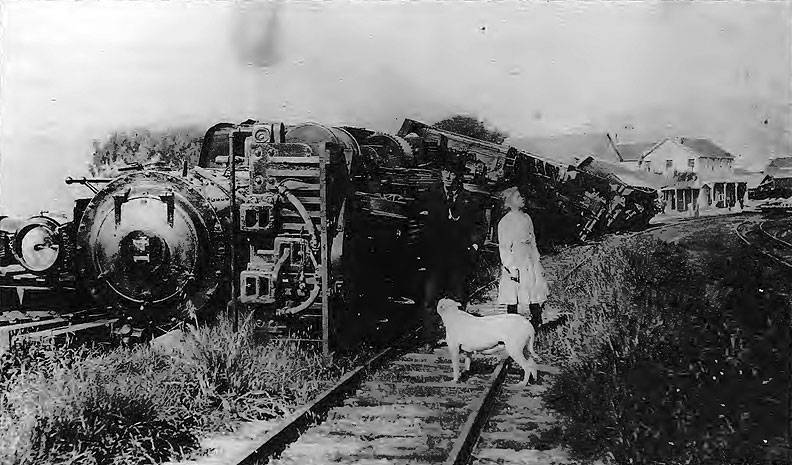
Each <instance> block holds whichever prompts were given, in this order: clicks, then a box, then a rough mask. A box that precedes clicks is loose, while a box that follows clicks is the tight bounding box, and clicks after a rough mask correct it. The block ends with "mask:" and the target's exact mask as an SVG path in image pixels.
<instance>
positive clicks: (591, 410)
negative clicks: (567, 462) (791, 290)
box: [542, 238, 789, 463]
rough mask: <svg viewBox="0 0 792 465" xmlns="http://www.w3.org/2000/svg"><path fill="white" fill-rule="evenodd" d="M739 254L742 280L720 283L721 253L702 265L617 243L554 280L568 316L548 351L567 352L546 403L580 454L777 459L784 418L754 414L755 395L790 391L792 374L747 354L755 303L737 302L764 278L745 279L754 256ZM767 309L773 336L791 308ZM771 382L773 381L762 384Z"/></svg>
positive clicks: (548, 341)
mask: <svg viewBox="0 0 792 465" xmlns="http://www.w3.org/2000/svg"><path fill="white" fill-rule="evenodd" d="M732 259H734V262H733V263H731V266H732V267H734V266H736V268H735V269H736V270H738V271H734V272H731V275H732V279H733V281H732V282H722V281H717V282H716V281H714V278H713V277H714V276H723V275H724V273H723V271H724V266H726V265H725V263H721V262H722V261H724V260H725V258H724V257H721V258H713V259H710V260H704V261H703V262H702V261H701V260H699V259H697V260H692V259H691V256H690V254H689V253H688V252H687V251H685V250H684V249H682V248H681V247H679V246H676V245H670V244H667V243H663V242H659V241H656V240H652V239H646V238H633V239H628V240H613V241H611V242H609V243H606V244H604V245H603V246H602V247H601V248H600V250H599V251H598V252H597V254H596V256H595V257H593V258H592V259H591V260H590V261H589V262H587V264H586V265H585V266H582V267H581V268H580V269H578V270H576V271H575V272H574V273H573V274H572V275H570V276H569V277H568V279H567V280H566V281H564V282H558V283H555V286H554V287H555V289H554V291H555V292H554V293H553V294H554V295H553V297H552V301H551V302H550V305H555V306H558V307H560V308H563V309H566V310H568V311H569V312H570V314H571V319H570V320H569V322H568V324H567V325H564V326H560V327H557V328H555V329H554V330H552V331H551V332H550V333H549V334H547V335H543V336H542V338H543V339H542V342H543V343H544V347H545V348H546V350H549V351H550V352H551V353H553V354H554V355H556V356H557V357H558V358H561V359H563V360H565V364H564V368H563V370H562V373H561V374H560V375H559V377H558V378H557V381H556V383H555V385H554V386H552V388H551V389H550V390H549V391H548V393H547V397H546V400H547V401H549V403H550V404H551V405H553V406H554V407H555V408H556V409H558V410H559V411H561V412H562V413H564V414H566V415H567V417H568V418H569V420H570V421H569V424H568V427H567V429H566V433H565V440H566V442H567V443H568V444H569V445H570V446H572V448H573V450H574V451H575V452H576V453H577V454H579V455H581V456H584V457H596V456H610V457H612V458H613V459H615V461H617V462H618V463H723V462H730V463H756V462H757V461H764V460H769V461H772V460H774V458H775V457H777V456H778V454H779V449H778V448H773V447H772V446H773V444H774V443H775V444H777V443H778V442H779V441H780V439H779V436H781V435H782V432H783V428H782V427H779V423H778V422H776V424H775V426H773V427H767V426H760V425H759V424H758V423H756V422H754V423H751V422H750V421H746V420H747V419H749V418H751V415H755V412H757V411H764V410H765V408H764V407H761V406H760V405H759V404H758V403H757V402H756V401H757V398H756V397H757V396H756V395H754V394H753V393H758V392H768V391H772V390H773V389H775V390H774V391H773V392H774V393H775V394H778V393H779V392H783V384H784V383H785V381H783V380H781V379H778V377H781V378H784V377H785V376H788V374H787V375H785V374H784V366H783V361H779V360H781V359H779V358H778V357H776V359H775V361H772V360H767V359H765V360H763V361H762V362H759V361H758V360H757V359H754V360H753V361H751V360H749V359H748V357H747V355H746V354H748V353H750V352H751V351H750V350H748V349H747V346H748V345H750V338H749V336H748V334H747V333H746V328H747V326H746V324H745V322H744V321H743V322H742V323H741V322H740V321H739V320H740V319H745V318H750V317H751V315H753V314H755V311H753V310H750V307H748V306H746V305H742V304H739V305H734V303H735V301H740V300H741V299H744V297H745V296H746V295H748V294H752V293H753V294H756V293H757V292H758V291H757V289H759V288H760V284H759V283H749V282H746V278H745V276H744V273H747V272H748V271H749V270H748V269H747V268H748V267H749V266H750V265H751V264H754V265H755V263H756V262H755V259H753V258H752V257H747V256H742V257H741V256H739V255H738V256H735V257H731V258H729V260H732ZM726 274H728V273H726ZM738 276H742V277H738ZM746 285H747V286H746ZM752 286H755V287H752ZM765 310H767V313H768V314H774V315H775V318H777V320H776V322H775V323H773V324H768V325H765V327H764V328H763V329H762V331H771V332H772V327H773V326H775V327H777V325H778V324H779V323H782V324H783V317H782V315H783V314H784V310H783V308H776V309H775V311H771V309H770V308H766V309H765ZM788 323H789V322H788V318H787V320H786V324H788ZM759 326H762V325H759ZM776 332H778V331H776ZM786 344H787V345H788V340H787V342H786ZM773 345H775V347H776V348H778V347H784V342H783V338H782V337H780V336H776V338H775V339H773V341H772V343H769V345H768V347H766V348H765V349H763V350H764V351H765V353H766V354H768V355H770V358H771V359H772V357H773V355H772V354H773V353H774V352H772V349H771V347H772V346H773ZM769 373H773V375H774V376H776V378H775V381H774V380H773V378H772V376H771V375H769ZM768 377H769V378H770V380H769V381H768ZM763 381H764V382H765V385H768V384H772V385H774V388H772V389H771V388H769V386H768V387H767V388H765V389H763V386H760V384H761V383H762V382H763ZM746 389H754V391H746ZM747 392H751V394H746V393H747ZM770 397H772V396H770ZM748 429H751V431H747V430H748ZM760 436H764V439H759V437H760ZM749 437H752V438H753V439H752V440H749V439H748V438H749ZM779 463H781V462H779Z"/></svg>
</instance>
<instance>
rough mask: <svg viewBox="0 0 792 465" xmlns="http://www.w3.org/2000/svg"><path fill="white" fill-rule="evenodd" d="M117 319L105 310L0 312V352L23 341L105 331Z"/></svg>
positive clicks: (66, 337) (63, 337)
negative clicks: (0, 313) (92, 311)
mask: <svg viewBox="0 0 792 465" xmlns="http://www.w3.org/2000/svg"><path fill="white" fill-rule="evenodd" d="M117 322H118V318H114V317H111V316H109V315H107V314H104V313H91V312H87V311H85V312H74V313H68V314H57V313H54V312H15V311H10V312H3V313H2V315H0V353H3V352H6V351H8V350H9V349H10V348H11V347H13V346H14V345H15V344H20V343H23V342H25V341H44V340H54V339H69V338H72V337H75V336H76V335H77V334H79V333H85V332H91V331H102V332H104V331H106V332H107V334H109V333H110V332H111V331H112V329H113V326H114V325H115V324H116V323H117Z"/></svg>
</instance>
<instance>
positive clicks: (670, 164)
mask: <svg viewBox="0 0 792 465" xmlns="http://www.w3.org/2000/svg"><path fill="white" fill-rule="evenodd" d="M673 167H674V160H666V169H671V168H673Z"/></svg>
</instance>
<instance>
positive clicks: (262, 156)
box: [0, 120, 654, 352]
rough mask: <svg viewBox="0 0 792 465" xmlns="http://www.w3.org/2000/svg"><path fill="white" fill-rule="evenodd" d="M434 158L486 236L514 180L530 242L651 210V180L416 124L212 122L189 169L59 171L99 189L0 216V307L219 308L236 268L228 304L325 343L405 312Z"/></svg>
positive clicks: (138, 312)
mask: <svg viewBox="0 0 792 465" xmlns="http://www.w3.org/2000/svg"><path fill="white" fill-rule="evenodd" d="M445 157H462V159H463V160H464V161H465V163H466V166H467V169H468V173H467V174H466V175H465V177H464V181H465V187H466V188H467V189H468V190H470V191H472V192H474V193H475V195H476V198H477V199H478V201H479V202H480V203H481V208H482V209H484V210H485V212H486V218H487V220H488V223H489V237H490V239H492V238H494V235H495V234H494V232H495V231H494V229H495V225H496V224H497V221H498V219H499V218H500V216H499V211H498V207H497V206H498V202H496V201H495V195H496V194H497V192H498V191H499V190H500V189H502V188H504V187H508V186H509V185H513V184H517V183H528V184H530V185H531V186H532V187H533V189H534V192H535V193H536V195H535V196H534V198H533V199H532V200H533V202H534V204H533V206H534V208H537V209H540V210H541V211H539V212H535V213H538V214H539V215H541V216H538V217H537V218H536V223H537V225H538V229H539V230H540V234H539V236H540V238H541V237H543V236H544V237H545V238H547V237H550V236H553V237H555V238H557V239H560V240H579V239H585V238H586V237H590V236H591V235H592V234H597V233H601V232H606V231H608V230H613V229H615V228H626V227H629V228H632V227H636V226H640V225H641V224H644V223H645V222H646V221H648V219H649V218H651V216H652V215H653V214H654V210H653V203H652V202H653V198H652V194H651V193H650V192H644V191H642V190H640V189H633V188H630V187H629V186H626V185H624V184H623V183H619V182H618V181H617V180H616V181H614V180H613V179H608V178H607V177H605V176H602V175H598V174H596V173H591V172H589V171H586V170H584V169H577V168H576V167H567V166H563V165H560V164H558V163H554V162H551V161H548V160H543V159H539V158H537V157H534V156H532V155H530V154H527V153H524V152H520V151H518V150H516V149H513V148H509V147H504V146H502V145H498V144H492V143H488V142H484V141H480V140H476V139H472V138H469V137H465V136H461V135H458V134H454V133H451V132H448V131H441V130H438V129H436V128H432V127H430V126H427V125H424V124H421V123H418V122H415V121H412V120H405V122H404V124H403V125H402V128H401V130H400V131H399V133H398V135H395V136H394V135H389V134H384V133H377V132H373V131H368V130H365V129H360V128H350V127H345V128H341V127H326V126H322V125H318V124H312V123H309V124H302V125H297V126H291V127H286V126H284V125H283V124H275V123H268V122H258V121H253V120H248V121H245V122H243V123H240V124H231V123H221V124H217V125H215V126H213V127H212V128H210V129H209V130H208V131H207V133H206V135H205V137H204V140H203V144H202V149H201V154H200V158H199V160H198V163H197V166H195V167H193V168H190V169H188V167H187V165H186V164H185V166H184V167H183V169H181V170H178V171H171V170H167V169H163V168H161V167H158V166H156V165H154V166H148V167H147V166H132V167H126V168H124V169H123V174H121V175H120V176H118V177H116V178H92V179H85V178H83V179H79V180H73V179H68V180H67V183H80V184H84V185H85V186H87V187H89V188H90V189H91V190H92V191H93V192H94V196H93V197H92V198H86V199H79V200H77V201H76V203H75V207H74V212H73V221H71V222H68V221H58V220H55V219H53V218H49V217H43V216H42V217H35V218H31V219H29V220H27V221H24V222H13V221H11V220H10V219H0V267H1V266H4V265H8V264H11V263H13V264H15V265H16V266H20V265H21V266H22V267H24V269H25V270H23V271H24V273H11V274H9V273H0V289H2V288H5V290H6V292H5V293H2V291H0V304H2V305H3V306H4V308H7V307H8V305H7V302H10V301H13V302H14V305H16V306H21V305H23V304H24V302H23V295H24V292H19V289H20V288H24V289H26V290H28V291H31V290H36V289H37V288H38V290H45V289H46V290H49V291H52V292H53V293H54V294H55V295H56V296H58V297H57V298H58V299H60V300H59V303H61V304H63V303H64V302H65V301H64V299H61V298H60V296H61V295H70V296H74V297H75V298H74V299H72V300H73V302H75V303H77V304H78V305H85V302H93V303H95V304H96V306H97V307H101V308H103V309H113V310H114V311H115V312H118V313H120V314H122V315H125V316H127V317H130V318H132V321H133V323H132V324H134V325H138V326H140V325H143V324H145V322H147V321H151V320H158V319H159V320H161V319H165V318H170V317H172V316H174V315H175V314H179V316H182V317H183V316H185V315H186V314H200V313H201V310H202V309H215V310H216V309H217V308H222V306H224V305H225V302H227V301H228V300H229V299H230V295H231V293H230V292H229V291H230V288H231V282H232V280H234V282H235V283H236V284H237V287H238V289H239V292H238V302H239V303H240V304H242V305H245V306H247V307H250V309H252V310H254V311H255V312H257V314H258V318H259V319H260V320H261V321H268V322H286V323H287V326H289V327H297V326H302V327H303V328H304V329H305V330H306V331H308V332H309V333H312V334H313V335H312V336H308V338H309V339H310V338H313V339H314V340H316V341H321V342H322V343H323V348H324V350H325V352H327V351H329V350H331V347H332V346H338V345H339V344H343V343H344V342H345V341H354V340H357V339H359V338H360V337H362V333H365V332H366V331H369V330H371V328H373V327H375V326H376V324H377V322H379V321H381V320H385V319H388V318H389V319H390V320H392V321H393V320H411V319H414V315H411V314H410V313H409V312H410V310H411V309H413V307H414V305H413V304H414V303H415V302H416V301H418V300H419V299H420V287H421V286H420V282H421V273H420V269H421V259H420V247H419V243H420V236H421V228H422V219H421V218H422V217H421V215H420V214H419V210H420V208H417V207H418V206H419V204H420V202H419V200H420V197H421V195H422V193H423V192H426V191H428V190H429V189H431V188H432V187H433V186H434V185H436V184H438V183H439V173H438V172H437V170H436V169H435V168H436V166H437V163H438V162H439V161H440V160H442V159H443V158H445ZM234 205H235V206H236V208H233V206H234ZM550 218H557V219H558V221H557V222H555V223H554V222H553V221H550V220H549V219H550ZM551 223H552V224H553V226H552V227H553V230H552V233H551V232H550V231H547V233H546V234H542V233H541V231H542V230H548V229H549V228H547V227H542V225H543V224H551ZM558 224H562V225H566V226H565V227H558V226H557V225H558ZM565 236H566V237H565ZM232 248H233V249H236V251H235V253H231V252H232ZM232 255H233V256H234V257H235V262H234V265H235V268H236V269H237V270H239V272H238V273H237V276H230V273H229V269H230V268H231V267H230V265H231V260H232V258H231V257H232ZM25 280H27V281H25ZM12 291H15V292H12ZM23 291H24V290H23ZM14 294H16V295H14ZM212 301H214V303H215V305H208V304H210V303H211V302H212Z"/></svg>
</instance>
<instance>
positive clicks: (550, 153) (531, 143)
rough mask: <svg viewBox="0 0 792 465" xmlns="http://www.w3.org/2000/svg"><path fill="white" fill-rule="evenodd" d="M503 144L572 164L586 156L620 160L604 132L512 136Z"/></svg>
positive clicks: (610, 140)
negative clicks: (547, 135) (550, 135)
mask: <svg viewBox="0 0 792 465" xmlns="http://www.w3.org/2000/svg"><path fill="white" fill-rule="evenodd" d="M505 145H511V146H513V147H514V148H516V149H519V150H524V151H526V152H530V153H533V154H536V155H539V156H541V157H544V158H549V159H551V160H556V161H560V162H562V163H565V164H568V165H574V166H577V165H578V164H579V163H580V162H582V161H583V160H585V159H586V158H588V157H594V158H597V159H599V160H606V161H613V162H619V161H621V157H620V156H619V151H618V149H617V148H616V145H615V144H614V143H613V140H612V139H611V137H610V135H608V134H606V133H594V134H565V135H560V136H553V137H512V138H509V139H508V140H506V142H505Z"/></svg>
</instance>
